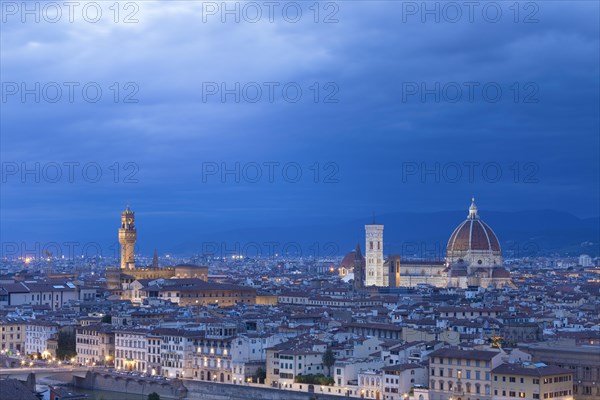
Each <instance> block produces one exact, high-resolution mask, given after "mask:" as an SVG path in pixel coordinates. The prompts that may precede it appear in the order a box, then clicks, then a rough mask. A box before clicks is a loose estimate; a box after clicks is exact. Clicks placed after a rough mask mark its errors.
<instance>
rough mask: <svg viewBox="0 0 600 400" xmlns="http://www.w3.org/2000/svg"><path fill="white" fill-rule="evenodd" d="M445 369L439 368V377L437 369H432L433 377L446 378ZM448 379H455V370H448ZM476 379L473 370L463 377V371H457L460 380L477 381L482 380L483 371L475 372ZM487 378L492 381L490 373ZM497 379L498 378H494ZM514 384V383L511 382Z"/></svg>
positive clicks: (486, 374)
mask: <svg viewBox="0 0 600 400" xmlns="http://www.w3.org/2000/svg"><path fill="white" fill-rule="evenodd" d="M444 374H445V369H444V368H439V370H438V372H437V375H436V369H435V368H431V376H441V377H443V376H445V375H444ZM446 376H447V377H448V378H454V370H453V369H452V368H448V375H446ZM474 376H475V378H473V375H472V374H471V370H470V369H467V370H465V374H464V375H463V371H462V370H461V369H459V370H456V377H457V378H458V379H463V378H464V379H475V380H481V371H475V374H474ZM484 376H485V380H486V381H489V380H490V373H489V372H487V371H486V372H485V373H484ZM494 378H497V377H494ZM496 380H497V379H496ZM511 382H512V381H511Z"/></svg>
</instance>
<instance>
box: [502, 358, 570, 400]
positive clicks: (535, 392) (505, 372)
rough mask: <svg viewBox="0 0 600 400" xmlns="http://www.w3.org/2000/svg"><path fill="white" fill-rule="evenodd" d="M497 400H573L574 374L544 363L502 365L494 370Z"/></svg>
mask: <svg viewBox="0 0 600 400" xmlns="http://www.w3.org/2000/svg"><path fill="white" fill-rule="evenodd" d="M492 390H493V394H494V400H513V399H525V400H539V399H554V400H573V371H571V370H569V369H566V368H560V367H557V366H554V365H551V366H549V365H546V364H543V363H525V364H501V365H499V366H498V367H496V368H494V369H493V370H492Z"/></svg>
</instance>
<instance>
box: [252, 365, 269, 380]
mask: <svg viewBox="0 0 600 400" xmlns="http://www.w3.org/2000/svg"><path fill="white" fill-rule="evenodd" d="M254 378H256V382H257V383H263V382H264V381H265V379H267V371H265V369H264V368H262V367H259V368H258V369H257V370H256V373H255V374H254Z"/></svg>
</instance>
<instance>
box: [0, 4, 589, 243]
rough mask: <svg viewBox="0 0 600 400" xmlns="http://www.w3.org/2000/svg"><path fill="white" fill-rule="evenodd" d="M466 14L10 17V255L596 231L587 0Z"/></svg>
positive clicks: (189, 9)
mask: <svg viewBox="0 0 600 400" xmlns="http://www.w3.org/2000/svg"><path fill="white" fill-rule="evenodd" d="M473 4H474V5H473V6H472V8H469V7H467V6H465V5H464V3H462V2H457V3H447V2H441V3H440V2H425V3H423V2H400V1H339V2H327V1H320V2H314V1H297V2H278V1H276V2H273V3H268V2H260V1H258V2H233V1H232V2H226V3H222V2H200V1H168V2H166V1H165V2H154V1H135V2H120V3H118V7H115V6H114V2H113V1H98V2H95V3H89V2H80V3H78V5H77V6H74V7H73V8H72V9H70V8H69V7H67V6H65V5H64V4H63V3H62V2H58V3H49V2H45V1H42V2H26V4H24V3H21V2H11V1H4V0H2V2H1V5H2V25H1V29H2V32H1V39H0V40H1V50H0V51H1V73H2V77H1V80H2V99H1V107H2V110H1V122H0V123H1V129H2V132H1V153H0V154H1V160H2V190H1V213H2V226H1V234H2V242H7V241H22V240H26V241H51V240H83V239H81V238H85V240H103V239H104V238H106V237H107V236H110V237H111V238H113V236H114V235H115V229H116V227H117V225H118V220H119V213H120V211H121V210H122V209H124V208H125V206H126V205H127V204H129V205H130V206H131V207H132V208H133V209H134V210H135V211H136V213H137V214H136V217H137V219H138V227H139V226H143V225H145V226H146V228H145V229H153V230H154V231H155V232H160V233H161V234H163V235H164V237H165V240H169V241H172V242H174V243H176V242H177V241H183V240H186V239H188V238H189V236H190V235H193V234H195V233H197V232H211V231H217V230H228V229H235V228H240V227H249V226H262V227H265V226H270V225H284V224H289V225H294V224H302V223H314V222H316V221H322V220H327V221H343V220H347V219H352V218H355V217H363V216H367V215H371V213H372V212H376V213H388V212H395V211H411V210H412V211H415V212H429V211H441V210H458V209H466V207H468V204H469V202H470V197H471V196H472V195H475V196H476V197H477V198H478V203H479V206H480V209H489V210H497V211H521V210H530V209H554V210H561V211H568V212H571V213H573V214H574V215H576V216H578V217H591V216H598V203H599V183H598V182H599V172H598V171H599V170H600V164H599V152H598V151H599V138H598V136H599V135H598V132H599V130H600V126H599V111H598V110H599V106H600V104H599V91H598V88H599V78H598V77H599V76H600V71H599V48H600V44H599V28H598V21H599V18H598V17H599V8H598V2H593V1H546V2H541V1H540V2H521V3H518V6H516V7H515V5H514V4H515V3H514V2H503V1H498V2H474V3H473ZM424 5H425V6H424ZM25 8H27V9H25ZM32 10H33V11H32ZM157 244H158V243H153V245H157Z"/></svg>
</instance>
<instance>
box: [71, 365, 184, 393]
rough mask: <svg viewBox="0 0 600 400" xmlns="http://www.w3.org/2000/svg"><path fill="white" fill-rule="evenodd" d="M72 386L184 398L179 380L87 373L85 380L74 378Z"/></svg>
mask: <svg viewBox="0 0 600 400" xmlns="http://www.w3.org/2000/svg"><path fill="white" fill-rule="evenodd" d="M73 385H74V386H75V387H78V388H82V389H88V390H104V391H108V392H119V393H134V394H140V395H148V394H150V393H152V392H156V393H158V394H159V395H160V397H161V398H165V399H184V398H186V397H185V396H186V388H185V387H184V386H183V384H182V383H181V381H179V380H174V381H165V380H160V381H157V380H152V379H148V378H137V377H132V376H127V375H115V374H111V373H101V372H92V371H88V373H87V374H86V375H85V378H80V377H77V376H74V377H73Z"/></svg>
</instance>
